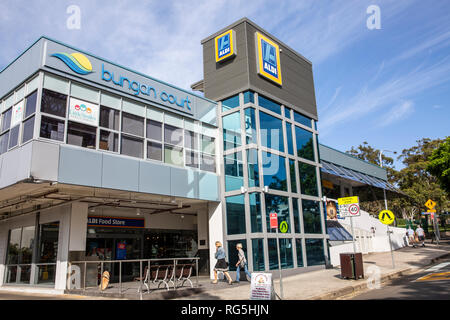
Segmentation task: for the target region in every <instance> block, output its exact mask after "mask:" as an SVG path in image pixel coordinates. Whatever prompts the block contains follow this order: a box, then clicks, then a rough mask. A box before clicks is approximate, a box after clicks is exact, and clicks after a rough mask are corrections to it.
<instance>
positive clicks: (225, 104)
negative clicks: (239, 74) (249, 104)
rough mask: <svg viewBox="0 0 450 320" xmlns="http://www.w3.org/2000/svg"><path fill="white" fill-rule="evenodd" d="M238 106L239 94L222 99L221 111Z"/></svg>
mask: <svg viewBox="0 0 450 320" xmlns="http://www.w3.org/2000/svg"><path fill="white" fill-rule="evenodd" d="M236 107H239V94H237V95H235V96H232V97H230V98H228V99H225V100H223V101H222V112H225V111H227V110H231V109H233V108H236Z"/></svg>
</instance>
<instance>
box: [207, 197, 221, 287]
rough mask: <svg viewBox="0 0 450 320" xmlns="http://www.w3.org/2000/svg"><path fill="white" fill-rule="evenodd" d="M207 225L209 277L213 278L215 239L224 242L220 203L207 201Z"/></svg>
mask: <svg viewBox="0 0 450 320" xmlns="http://www.w3.org/2000/svg"><path fill="white" fill-rule="evenodd" d="M208 225H209V239H208V240H209V241H208V242H209V262H210V263H209V269H210V277H211V279H214V266H215V265H216V259H215V258H214V255H215V253H216V245H215V243H216V241H220V242H222V244H224V234H223V230H224V229H223V212H222V203H218V204H216V203H213V202H210V203H208Z"/></svg>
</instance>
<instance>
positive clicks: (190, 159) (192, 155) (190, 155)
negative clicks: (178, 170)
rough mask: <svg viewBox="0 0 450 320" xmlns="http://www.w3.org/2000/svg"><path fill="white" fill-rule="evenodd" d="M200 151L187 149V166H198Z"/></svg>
mask: <svg viewBox="0 0 450 320" xmlns="http://www.w3.org/2000/svg"><path fill="white" fill-rule="evenodd" d="M198 163H199V161H198V152H195V151H190V150H186V166H188V167H193V168H198Z"/></svg>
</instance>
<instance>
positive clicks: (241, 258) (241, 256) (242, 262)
mask: <svg viewBox="0 0 450 320" xmlns="http://www.w3.org/2000/svg"><path fill="white" fill-rule="evenodd" d="M236 250H237V251H238V262H237V263H236V282H239V277H240V273H241V268H244V272H245V274H246V275H247V276H248V277H249V278H250V279H251V278H252V275H251V273H250V272H248V268H247V259H245V252H244V250H242V243H238V244H236Z"/></svg>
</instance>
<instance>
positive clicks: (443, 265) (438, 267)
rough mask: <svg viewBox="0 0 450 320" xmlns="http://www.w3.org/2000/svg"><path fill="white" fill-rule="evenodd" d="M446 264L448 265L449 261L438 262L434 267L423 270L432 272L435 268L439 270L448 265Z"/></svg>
mask: <svg viewBox="0 0 450 320" xmlns="http://www.w3.org/2000/svg"><path fill="white" fill-rule="evenodd" d="M448 265H450V262H444V263H441V264H438V265H436V266H434V267H431V268H429V269H427V270H425V272H433V271H437V270H439V269H442V268H445V267H446V266H448Z"/></svg>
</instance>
